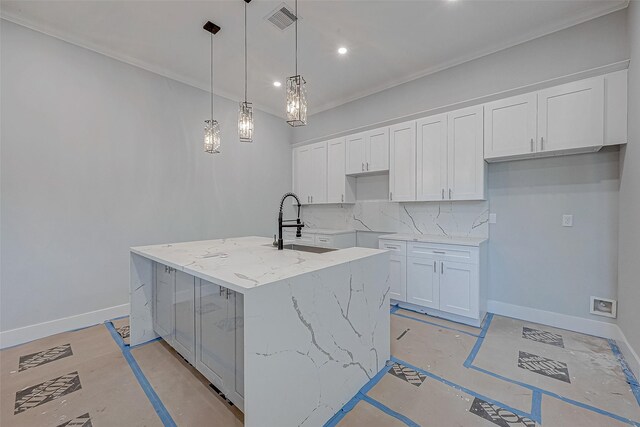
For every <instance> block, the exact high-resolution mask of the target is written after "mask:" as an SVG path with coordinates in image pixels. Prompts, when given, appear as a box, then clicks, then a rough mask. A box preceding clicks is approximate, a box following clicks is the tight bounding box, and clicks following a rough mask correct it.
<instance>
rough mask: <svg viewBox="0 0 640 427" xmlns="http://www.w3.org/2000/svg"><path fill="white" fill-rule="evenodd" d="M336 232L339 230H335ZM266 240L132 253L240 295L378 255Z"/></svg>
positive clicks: (175, 245)
mask: <svg viewBox="0 0 640 427" xmlns="http://www.w3.org/2000/svg"><path fill="white" fill-rule="evenodd" d="M334 231H336V232H337V233H339V232H340V231H339V230H334ZM272 243H273V240H272V239H268V238H265V237H255V236H251V237H239V238H233V239H220V240H202V241H197V242H185V243H172V244H165V245H153V246H138V247H134V248H131V252H132V253H135V254H138V255H140V256H142V257H145V258H148V259H151V260H153V261H156V262H160V263H162V264H164V265H166V266H169V267H172V268H175V269H176V270H180V271H184V272H185V273H188V274H191V275H193V276H195V277H198V278H200V279H204V280H208V281H210V282H214V283H217V284H219V285H221V286H224V287H226V288H229V289H231V290H233V291H236V292H240V293H242V294H244V293H247V292H249V291H251V290H252V289H255V288H256V287H259V286H263V285H266V284H269V283H273V282H277V281H279V280H285V279H288V278H291V277H293V276H297V275H301V274H305V273H310V272H313V271H316V270H321V269H323V268H327V267H331V266H335V265H338V264H342V263H346V262H350V261H355V260H358V259H362V258H366V257H368V256H371V255H374V254H376V253H380V252H381V251H379V250H377V249H367V248H347V249H340V250H336V251H333V252H325V253H322V254H316V253H310V252H302V251H294V250H290V249H285V250H282V251H279V250H278V249H277V248H275V247H274V246H273V244H272Z"/></svg>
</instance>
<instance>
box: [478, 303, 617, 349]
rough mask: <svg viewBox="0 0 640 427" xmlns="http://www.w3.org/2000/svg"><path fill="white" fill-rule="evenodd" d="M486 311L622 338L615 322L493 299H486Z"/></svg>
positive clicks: (607, 336) (570, 329)
mask: <svg viewBox="0 0 640 427" xmlns="http://www.w3.org/2000/svg"><path fill="white" fill-rule="evenodd" d="M487 311H488V312H490V313H494V314H497V315H500V316H508V317H513V318H514V319H520V320H526V321H527V322H534V323H540V324H542V325H549V326H553V327H555V328H561V329H567V330H569V331H574V332H580V333H583V334H589V335H595V336H597V337H603V338H613V339H615V340H620V339H624V335H622V332H621V331H620V328H618V325H616V324H615V323H608V322H602V321H600V320H591V319H585V318H584V317H577V316H570V315H568V314H562V313H555V312H553V311H545V310H540V309H537V308H531V307H523V306H520V305H514V304H508V303H506V302H501V301H494V300H488V301H487Z"/></svg>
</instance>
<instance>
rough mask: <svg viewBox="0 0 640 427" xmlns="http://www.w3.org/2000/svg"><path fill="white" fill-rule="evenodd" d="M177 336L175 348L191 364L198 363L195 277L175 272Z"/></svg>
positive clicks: (175, 336)
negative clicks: (196, 350) (196, 352)
mask: <svg viewBox="0 0 640 427" xmlns="http://www.w3.org/2000/svg"><path fill="white" fill-rule="evenodd" d="M175 275H176V285H175V286H176V288H175V314H174V322H175V328H174V330H175V335H174V337H173V340H174V343H173V344H174V348H175V349H176V351H177V352H178V353H180V354H181V355H182V357H184V358H185V359H187V361H188V362H189V363H191V364H194V363H196V357H195V355H196V354H195V346H196V331H195V322H194V309H195V287H194V283H195V277H193V276H191V275H189V274H187V273H184V272H182V271H175Z"/></svg>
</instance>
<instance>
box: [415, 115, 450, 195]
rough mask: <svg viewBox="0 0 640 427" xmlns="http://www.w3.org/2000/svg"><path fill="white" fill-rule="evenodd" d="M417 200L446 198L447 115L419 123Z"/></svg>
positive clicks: (433, 117)
mask: <svg viewBox="0 0 640 427" xmlns="http://www.w3.org/2000/svg"><path fill="white" fill-rule="evenodd" d="M416 170H417V181H416V184H417V200H419V201H430V200H431V201H433V200H442V199H444V198H445V194H444V193H445V188H446V187H447V115H446V114H439V115H437V116H432V117H427V118H425V119H420V120H418V121H417V168H416Z"/></svg>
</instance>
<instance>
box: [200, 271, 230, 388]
mask: <svg viewBox="0 0 640 427" xmlns="http://www.w3.org/2000/svg"><path fill="white" fill-rule="evenodd" d="M228 302H229V295H228V292H227V289H226V288H223V287H221V286H218V285H216V284H214V283H211V282H208V281H206V280H200V285H199V293H198V295H197V297H196V347H197V353H196V368H197V369H198V370H199V371H200V372H202V374H203V375H204V376H205V377H207V379H208V380H209V381H211V382H212V383H213V385H215V386H216V387H218V388H219V389H220V390H221V391H223V392H224V388H225V387H224V386H225V384H224V380H225V378H229V377H230V375H229V373H228V372H229V371H230V372H234V370H235V366H234V365H235V342H234V339H233V336H232V335H230V334H229V322H228V319H229V317H230V314H231V313H230V312H229V311H230V306H229V304H228Z"/></svg>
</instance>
